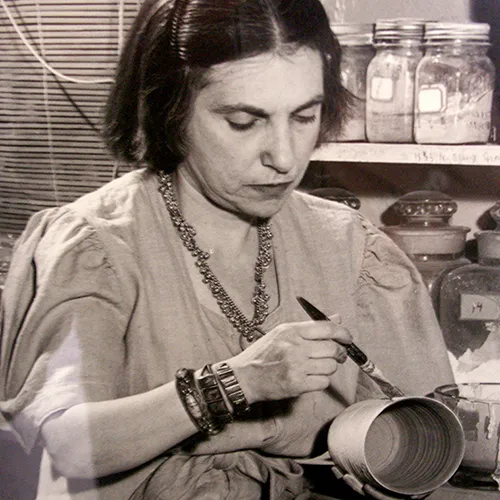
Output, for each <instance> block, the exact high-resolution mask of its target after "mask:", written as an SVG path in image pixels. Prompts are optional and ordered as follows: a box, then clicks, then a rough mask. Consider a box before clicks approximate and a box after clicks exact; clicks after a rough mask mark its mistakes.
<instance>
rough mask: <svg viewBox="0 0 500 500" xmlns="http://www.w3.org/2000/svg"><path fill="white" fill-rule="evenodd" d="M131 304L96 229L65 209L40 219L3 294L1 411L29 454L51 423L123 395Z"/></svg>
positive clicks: (19, 248)
mask: <svg viewBox="0 0 500 500" xmlns="http://www.w3.org/2000/svg"><path fill="white" fill-rule="evenodd" d="M125 308H126V306H125V305H124V301H123V297H122V292H121V286H119V284H118V280H117V278H116V275H115V272H114V269H113V266H112V265H111V263H110V261H109V258H108V256H107V253H106V251H105V249H104V248H103V246H102V244H101V243H100V241H99V239H98V237H97V234H96V231H95V230H94V229H93V228H92V227H91V226H89V225H88V224H87V223H86V222H85V220H84V219H83V218H81V217H79V216H78V215H75V214H72V213H71V212H68V211H64V210H62V209H55V210H49V211H46V212H44V213H41V214H38V215H37V216H35V217H34V218H33V219H32V220H31V221H30V223H29V224H28V226H27V228H26V230H25V232H24V234H23V235H22V236H21V238H20V240H19V242H18V243H17V245H16V248H15V251H14V256H13V260H12V263H11V268H10V270H9V274H8V277H7V281H6V284H5V290H4V293H3V296H2V310H1V331H0V334H1V347H2V350H1V369H0V396H1V397H0V410H1V411H2V413H3V415H4V416H5V417H6V419H7V420H8V421H9V423H10V424H11V426H12V427H13V429H14V430H15V432H16V433H17V434H18V436H19V438H20V441H21V442H22V444H23V445H24V446H25V448H26V449H27V450H29V449H31V448H32V446H33V445H34V443H35V442H36V439H37V436H38V433H39V430H40V427H41V425H42V423H43V422H44V420H45V419H47V418H48V417H49V416H50V415H52V414H54V413H55V412H59V411H63V410H65V409H68V408H69V407H71V406H73V405H76V404H79V403H82V402H85V401H99V400H106V399H111V398H116V397H117V396H118V394H117V392H118V389H117V387H118V383H117V382H116V381H117V380H118V381H119V380H120V376H121V374H122V370H123V365H124V357H125V349H124V335H125V331H126V324H127V322H126V317H127V315H126V313H125Z"/></svg>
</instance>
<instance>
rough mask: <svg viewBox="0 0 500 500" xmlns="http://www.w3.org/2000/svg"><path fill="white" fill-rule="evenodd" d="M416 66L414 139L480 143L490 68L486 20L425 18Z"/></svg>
mask: <svg viewBox="0 0 500 500" xmlns="http://www.w3.org/2000/svg"><path fill="white" fill-rule="evenodd" d="M425 32H426V33H425V55H424V57H423V58H422V60H421V61H420V63H419V65H418V67H417V71H416V77H415V78H416V100H415V141H416V142H418V143H421V144H474V143H476V144H484V143H486V142H488V139H489V136H490V129H491V108H492V103H493V91H494V88H495V67H494V65H493V63H492V61H491V60H490V58H489V57H488V49H489V46H490V43H489V32H490V26H489V25H488V24H486V23H430V24H428V25H426V28H425Z"/></svg>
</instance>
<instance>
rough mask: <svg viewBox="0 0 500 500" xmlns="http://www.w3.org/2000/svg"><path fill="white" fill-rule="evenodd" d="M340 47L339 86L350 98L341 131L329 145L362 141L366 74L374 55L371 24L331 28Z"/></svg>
mask: <svg viewBox="0 0 500 500" xmlns="http://www.w3.org/2000/svg"><path fill="white" fill-rule="evenodd" d="M331 28H332V31H333V32H334V33H335V35H336V36H337V38H338V41H339V43H340V46H341V47H342V59H341V63H340V70H341V75H342V83H343V85H344V87H345V88H346V89H347V90H349V92H350V93H351V95H352V96H353V103H352V107H351V112H350V114H349V116H348V118H347V120H346V122H345V124H344V127H343V128H342V130H341V131H340V132H339V133H338V134H336V135H333V136H332V137H331V138H330V140H332V141H358V142H364V141H366V131H365V114H366V71H367V69H368V64H369V63H370V61H371V60H372V58H373V55H374V54H375V50H374V49H373V44H372V41H373V24H332V25H331Z"/></svg>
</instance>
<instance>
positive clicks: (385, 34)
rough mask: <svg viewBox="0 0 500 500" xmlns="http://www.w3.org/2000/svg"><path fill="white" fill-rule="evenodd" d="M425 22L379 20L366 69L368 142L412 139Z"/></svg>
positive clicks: (411, 140)
mask: <svg viewBox="0 0 500 500" xmlns="http://www.w3.org/2000/svg"><path fill="white" fill-rule="evenodd" d="M424 24H425V23H424V22H423V21H419V20H404V19H399V20H398V19H393V20H390V19H389V20H379V21H377V22H376V23H375V33H374V38H373V43H374V46H375V50H376V54H375V56H374V57H373V59H372V60H371V61H370V64H369V65H368V70H367V96H366V136H367V139H368V141H370V142H396V143H408V142H413V108H414V93H415V71H416V69H417V64H418V63H419V61H420V59H421V58H422V55H423V49H422V42H423V32H424Z"/></svg>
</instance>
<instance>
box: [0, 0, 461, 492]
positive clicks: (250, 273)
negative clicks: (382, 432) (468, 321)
mask: <svg viewBox="0 0 500 500" xmlns="http://www.w3.org/2000/svg"><path fill="white" fill-rule="evenodd" d="M339 58H340V50H339V46H338V44H337V42H336V40H335V38H334V36H333V35H332V33H331V32H330V29H329V24H328V19H327V17H326V15H325V12H324V10H323V8H322V6H321V4H320V3H319V2H318V1H317V0H300V1H298V0H247V1H242V0H225V1H224V2H221V1H220V0H167V1H165V0H162V1H159V0H146V2H145V3H144V5H143V7H142V9H141V11H140V13H139V15H138V17H137V20H136V22H135V24H134V25H133V27H132V29H131V32H130V36H129V39H128V43H127V45H126V46H125V48H124V50H123V53H122V56H121V60H120V62H119V66H118V72H117V75H116V83H115V86H114V88H113V89H112V91H111V94H110V98H109V103H108V108H107V115H106V120H105V136H106V140H107V143H108V145H109V146H110V148H111V150H112V151H113V152H114V153H115V154H116V155H118V156H119V157H121V158H125V159H127V160H129V161H131V162H134V163H137V164H139V163H141V164H143V165H145V168H142V169H138V170H135V171H133V172H131V173H129V174H127V175H124V176H123V177H121V178H120V179H117V180H114V181H112V182H111V183H109V184H108V185H106V186H104V187H103V188H101V189H99V190H97V191H96V192H94V193H91V194H89V195H86V196H84V197H83V198H81V199H80V200H77V201H76V202H74V203H71V204H70V205H68V206H65V207H62V208H56V209H49V210H46V211H44V212H42V213H40V214H37V215H35V216H34V217H33V218H32V220H31V221H30V222H29V224H28V226H27V228H26V230H25V233H24V235H23V236H22V237H21V239H20V240H19V242H18V246H17V249H16V254H15V256H14V259H13V262H12V266H11V271H10V274H9V277H8V281H7V284H6V289H5V292H4V297H3V301H4V303H3V307H4V312H3V318H2V319H3V330H2V337H3V338H2V391H3V393H2V403H1V405H2V406H1V409H2V412H3V414H4V415H5V416H6V417H7V418H8V419H9V421H10V422H11V423H12V426H13V428H15V429H16V431H17V433H18V434H19V437H20V439H21V440H22V442H23V443H24V445H25V447H26V448H27V449H29V448H30V447H32V446H33V445H34V443H35V442H36V441H37V440H41V442H42V444H43V446H44V456H43V459H42V466H41V477H40V487H39V493H38V495H39V497H40V498H46V497H47V498H48V497H51V495H55V494H56V493H58V494H59V495H60V497H61V498H85V499H87V498H105V499H115V498H116V499H119V500H123V499H125V498H168V499H175V498H234V499H236V498H238V499H239V498H261V497H264V498H267V497H269V498H280V499H282V498H296V497H298V496H300V495H301V494H303V492H304V491H305V486H304V484H303V480H302V469H301V467H300V466H299V465H298V464H297V463H296V462H295V461H294V460H293V458H291V457H303V456H308V455H310V454H311V453H313V452H314V451H315V450H316V448H315V445H316V444H317V443H316V442H317V441H319V443H320V445H322V447H323V448H324V445H325V443H324V441H323V442H321V439H320V436H321V434H320V431H321V430H323V429H324V428H325V426H328V424H329V422H330V421H331V420H332V419H333V418H334V417H335V415H337V414H338V413H339V412H340V411H342V409H343V408H345V407H346V406H347V405H349V404H351V403H353V402H354V401H355V400H356V399H357V398H362V397H369V396H372V397H373V395H376V391H375V389H373V388H372V387H371V386H370V384H369V383H368V382H367V381H366V380H364V379H363V378H362V377H361V376H360V374H359V371H358V369H357V367H356V366H355V365H354V363H352V362H351V361H349V362H345V361H346V354H345V349H344V348H343V347H342V346H341V345H340V344H341V343H346V342H349V341H350V340H351V339H352V338H354V339H355V340H356V342H359V344H360V345H362V346H363V347H364V348H366V350H367V351H368V352H369V353H370V356H371V357H373V359H374V360H375V361H376V362H377V363H378V364H379V365H380V366H381V368H382V369H383V370H384V371H386V372H387V374H388V376H389V377H391V378H392V379H393V380H394V382H395V383H396V384H397V385H399V386H400V387H401V388H402V389H403V390H405V391H406V392H408V393H409V394H424V393H427V392H429V391H431V390H433V389H434V388H435V387H436V386H437V385H441V384H444V383H448V382H450V381H451V371H450V368H449V365H448V361H447V354H446V351H445V348H444V344H443V341H442V337H441V334H440V331H439V328H438V326H437V323H436V320H435V317H434V316H433V313H432V307H431V305H430V303H429V300H428V297H427V295H426V292H425V288H424V287H423V285H422V283H421V281H420V278H419V277H418V274H417V272H416V271H415V269H414V268H413V267H412V265H411V264H410V262H409V260H408V259H407V258H406V257H405V256H404V254H402V252H400V251H399V250H398V249H397V248H396V247H395V246H394V245H393V244H392V243H391V242H390V241H389V240H388V239H387V238H386V237H385V236H384V235H383V234H381V233H380V232H379V231H377V230H376V229H375V228H374V227H373V226H372V225H370V224H369V223H368V222H367V221H366V220H364V219H363V218H362V217H361V216H360V215H359V214H358V213H357V212H355V211H353V210H350V209H349V208H347V207H344V206H343V205H339V204H336V203H334V202H330V201H326V200H320V199H318V198H313V197H311V196H308V195H306V194H303V193H299V192H297V191H295V188H296V187H297V186H298V185H299V183H300V181H301V179H302V176H303V174H304V172H305V170H306V168H307V164H308V161H309V158H310V155H311V153H312V151H313V150H314V148H315V147H316V146H317V145H318V144H320V143H321V141H322V138H323V137H325V134H326V133H327V132H328V131H329V130H331V129H332V128H335V127H339V126H340V125H341V122H342V117H343V115H344V113H345V112H346V106H347V97H346V94H345V91H344V90H343V88H342V86H341V83H340V74H339ZM193 227H194V229H195V231H194V230H193ZM297 295H303V296H305V297H306V298H308V299H309V300H311V301H312V302H313V303H315V304H316V305H318V307H320V308H322V309H323V310H325V311H326V312H327V313H328V314H330V315H332V317H333V315H334V314H338V315H339V316H337V317H336V320H335V321H332V322H311V321H309V320H308V318H307V316H306V315H305V313H304V312H303V311H302V310H301V309H300V307H299V305H298V304H297V301H296V296H297ZM266 332H267V333H266ZM332 340H333V341H335V342H333V341H332ZM321 451H322V450H321ZM332 493H334V492H332Z"/></svg>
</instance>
